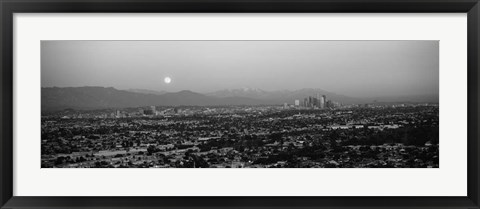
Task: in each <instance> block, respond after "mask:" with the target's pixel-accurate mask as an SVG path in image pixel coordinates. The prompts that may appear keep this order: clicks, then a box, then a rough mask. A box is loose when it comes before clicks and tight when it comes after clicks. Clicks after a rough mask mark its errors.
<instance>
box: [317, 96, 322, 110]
mask: <svg viewBox="0 0 480 209" xmlns="http://www.w3.org/2000/svg"><path fill="white" fill-rule="evenodd" d="M320 101H322V98H321V96H320V93H317V107H319V108H321V105H320V103H321V102H320Z"/></svg>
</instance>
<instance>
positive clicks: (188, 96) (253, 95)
mask: <svg viewBox="0 0 480 209" xmlns="http://www.w3.org/2000/svg"><path fill="white" fill-rule="evenodd" d="M41 94H42V96H41V97H42V101H41V103H42V111H55V110H63V109H66V108H73V109H105V108H126V107H143V106H150V105H155V106H207V105H269V104H271V105H279V104H283V103H289V104H293V102H294V101H295V100H297V99H298V100H300V101H303V99H304V98H307V97H309V96H313V97H316V96H317V94H320V95H326V97H327V100H333V101H336V102H340V103H344V104H364V103H372V102H387V103H390V102H431V103H438V95H437V96H435V95H419V96H404V97H377V98H354V97H348V96H344V95H339V94H335V93H332V92H328V91H324V90H322V89H312V88H305V89H299V90H294V91H290V90H280V91H264V90H261V89H255V88H242V89H227V90H221V91H216V92H210V93H205V94H201V93H196V92H192V91H188V90H183V91H179V92H166V91H152V90H144V89H128V90H119V89H115V88H112V87H107V88H106V87H62V88H60V87H44V88H42V92H41Z"/></svg>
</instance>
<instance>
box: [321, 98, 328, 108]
mask: <svg viewBox="0 0 480 209" xmlns="http://www.w3.org/2000/svg"><path fill="white" fill-rule="evenodd" d="M326 101H327V97H326V96H325V95H323V96H322V97H320V108H321V109H325V103H326Z"/></svg>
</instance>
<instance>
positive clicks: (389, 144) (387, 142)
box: [41, 95, 439, 168]
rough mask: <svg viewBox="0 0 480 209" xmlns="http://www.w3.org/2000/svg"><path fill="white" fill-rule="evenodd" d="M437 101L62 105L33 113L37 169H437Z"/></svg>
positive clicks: (313, 98) (317, 99)
mask: <svg viewBox="0 0 480 209" xmlns="http://www.w3.org/2000/svg"><path fill="white" fill-rule="evenodd" d="M438 114H439V107H438V104H431V103H425V104H420V103H408V104H407V103H405V104H400V103H396V104H381V103H372V104H362V105H358V104H356V105H342V104H340V103H338V102H334V101H330V100H327V98H326V96H325V95H315V96H311V97H308V98H304V99H298V100H295V101H292V103H291V104H288V103H285V104H282V105H271V106H268V105H263V106H184V107H161V106H149V107H140V108H139V107H136V108H122V109H103V110H74V109H66V110H62V111H57V112H49V113H43V114H42V133H41V134H42V136H41V137H42V142H41V147H42V148H41V151H42V162H41V166H42V168H410V167H412V168H438V167H439V154H438V153H439V152H438V151H439V142H438V138H439V136H438V134H439V129H438V127H439V121H438V120H439V115H438Z"/></svg>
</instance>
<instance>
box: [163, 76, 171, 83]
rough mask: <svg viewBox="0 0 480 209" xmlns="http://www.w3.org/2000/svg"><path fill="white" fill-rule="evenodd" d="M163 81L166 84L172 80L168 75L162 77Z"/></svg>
mask: <svg viewBox="0 0 480 209" xmlns="http://www.w3.org/2000/svg"><path fill="white" fill-rule="evenodd" d="M163 82H165V83H166V84H169V83H170V82H172V79H171V78H170V77H165V78H164V79H163Z"/></svg>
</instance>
